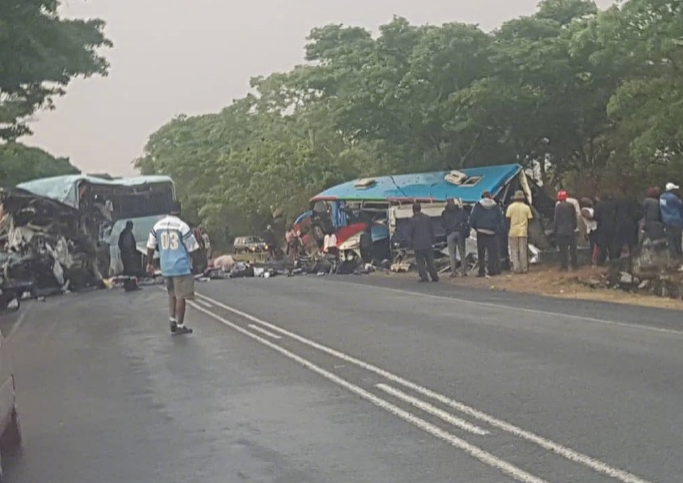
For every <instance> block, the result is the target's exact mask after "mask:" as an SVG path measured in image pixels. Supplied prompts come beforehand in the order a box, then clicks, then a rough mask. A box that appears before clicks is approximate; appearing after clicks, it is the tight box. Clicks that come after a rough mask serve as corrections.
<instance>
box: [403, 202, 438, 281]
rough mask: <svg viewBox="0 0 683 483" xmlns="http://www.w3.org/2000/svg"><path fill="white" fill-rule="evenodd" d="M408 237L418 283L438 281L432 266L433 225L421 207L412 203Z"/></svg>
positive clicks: (434, 268)
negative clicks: (418, 277)
mask: <svg viewBox="0 0 683 483" xmlns="http://www.w3.org/2000/svg"><path fill="white" fill-rule="evenodd" d="M408 237H409V239H410V244H411V246H412V248H413V251H414V252H415V262H416V263H417V271H418V273H419V274H420V282H429V277H431V278H432V282H438V281H439V273H438V272H437V270H436V265H435V264H434V225H432V219H431V218H429V216H427V215H425V214H424V213H422V205H420V203H413V217H412V218H411V219H410V226H409V227H408Z"/></svg>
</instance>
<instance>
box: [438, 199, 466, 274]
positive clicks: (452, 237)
mask: <svg viewBox="0 0 683 483" xmlns="http://www.w3.org/2000/svg"><path fill="white" fill-rule="evenodd" d="M469 220H470V217H469V215H468V214H467V212H466V211H465V210H464V209H463V207H462V201H461V200H460V199H457V200H456V199H453V198H449V199H448V200H446V208H445V209H444V210H443V213H441V221H442V223H443V227H444V230H445V231H446V242H447V244H448V255H449V256H450V261H451V278H453V277H456V276H457V275H458V270H457V253H459V254H460V273H461V275H462V276H463V277H466V276H467V253H466V247H465V241H466V240H467V237H468V236H469V231H470V224H469Z"/></svg>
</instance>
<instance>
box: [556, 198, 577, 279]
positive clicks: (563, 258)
mask: <svg viewBox="0 0 683 483" xmlns="http://www.w3.org/2000/svg"><path fill="white" fill-rule="evenodd" d="M567 198H568V196H567V192H566V191H565V190H562V191H560V192H558V193H557V201H558V203H557V205H555V219H554V220H553V226H554V229H555V242H556V243H557V247H558V248H559V249H560V268H561V269H562V270H567V269H568V268H569V257H571V264H572V269H577V268H578V267H579V262H578V257H577V253H576V228H577V221H576V208H574V205H573V204H571V203H569V202H568V201H567Z"/></svg>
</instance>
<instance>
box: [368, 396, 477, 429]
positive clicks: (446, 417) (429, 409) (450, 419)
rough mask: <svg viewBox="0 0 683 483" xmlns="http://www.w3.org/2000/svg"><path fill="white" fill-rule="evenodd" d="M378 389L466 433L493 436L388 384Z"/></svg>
mask: <svg viewBox="0 0 683 483" xmlns="http://www.w3.org/2000/svg"><path fill="white" fill-rule="evenodd" d="M375 387H376V388H377V389H381V390H382V391H384V392H386V393H387V394H391V395H392V396H394V397H395V398H397V399H400V400H402V401H404V402H407V403H408V404H411V405H412V406H415V407H416V408H417V409H420V410H422V411H424V412H426V413H429V414H431V415H432V416H436V417H437V418H439V419H441V420H443V421H446V422H447V423H449V424H452V425H453V426H457V427H458V428H460V429H464V430H465V431H469V432H470V433H473V434H478V435H480V436H486V435H487V434H491V433H489V432H488V431H486V430H485V429H482V428H480V427H479V426H475V425H474V424H470V423H468V422H467V421H465V420H464V419H460V418H456V417H455V416H453V415H452V414H449V413H447V412H446V411H443V410H441V409H439V408H437V407H436V406H433V405H431V404H429V403H426V402H424V401H421V400H420V399H417V398H414V397H412V396H409V395H408V394H406V393H404V392H403V391H399V390H398V389H394V388H393V387H391V386H389V385H387V384H377V385H376V386H375Z"/></svg>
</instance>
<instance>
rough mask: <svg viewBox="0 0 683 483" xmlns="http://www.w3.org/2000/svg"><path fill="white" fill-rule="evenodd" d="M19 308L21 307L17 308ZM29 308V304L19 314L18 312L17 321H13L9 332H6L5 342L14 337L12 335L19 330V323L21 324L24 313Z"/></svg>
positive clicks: (24, 318)
mask: <svg viewBox="0 0 683 483" xmlns="http://www.w3.org/2000/svg"><path fill="white" fill-rule="evenodd" d="M19 310H21V309H19ZM30 310H31V306H28V307H26V309H24V310H23V311H22V312H21V314H19V317H18V318H17V321H16V322H15V323H14V326H12V329H11V330H10V332H9V334H7V337H5V342H9V341H10V340H12V339H13V338H14V335H15V334H16V333H17V331H18V330H19V327H21V324H23V322H24V320H26V314H27V313H28V312H29V311H30Z"/></svg>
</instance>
